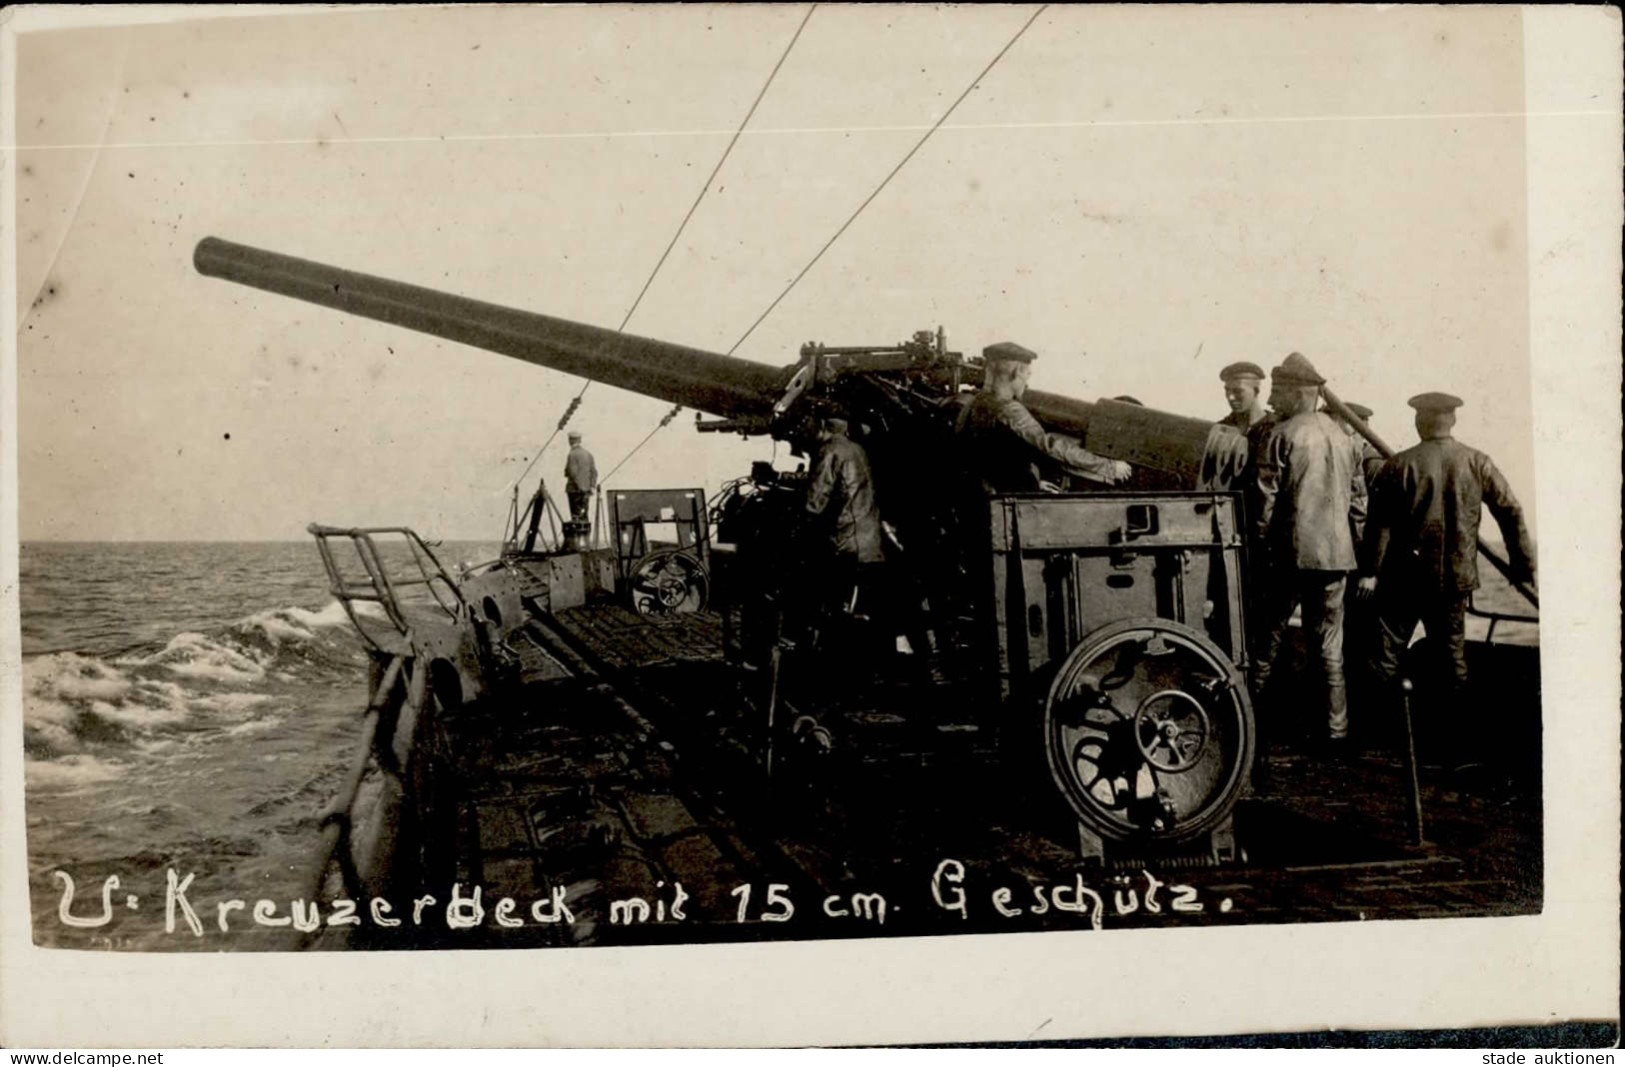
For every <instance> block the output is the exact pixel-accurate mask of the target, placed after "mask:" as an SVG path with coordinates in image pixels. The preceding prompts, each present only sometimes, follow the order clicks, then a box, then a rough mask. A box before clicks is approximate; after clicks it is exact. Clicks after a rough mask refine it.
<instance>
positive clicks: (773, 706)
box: [763, 641, 784, 782]
mask: <svg viewBox="0 0 1625 1067" xmlns="http://www.w3.org/2000/svg"><path fill="white" fill-rule="evenodd" d="M783 664H784V649H783V647H782V646H781V645H780V644H779V642H777V641H775V642H774V643H773V651H772V652H770V653H769V654H768V660H767V747H766V750H765V755H764V757H763V769H764V770H765V771H766V773H767V779H768V781H769V782H771V781H772V780H773V742H774V740H775V738H776V737H777V734H778V729H777V726H776V723H775V719H776V718H777V716H778V711H779V672H780V670H781V668H782V666H783Z"/></svg>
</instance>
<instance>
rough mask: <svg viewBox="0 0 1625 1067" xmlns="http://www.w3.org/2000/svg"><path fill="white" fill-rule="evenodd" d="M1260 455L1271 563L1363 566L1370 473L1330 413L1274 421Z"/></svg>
mask: <svg viewBox="0 0 1625 1067" xmlns="http://www.w3.org/2000/svg"><path fill="white" fill-rule="evenodd" d="M1270 426H1271V429H1270V430H1269V431H1268V432H1267V433H1265V434H1264V435H1263V442H1262V446H1261V447H1260V449H1259V453H1258V498H1259V508H1258V514H1257V515H1256V516H1255V521H1256V522H1257V527H1258V536H1259V538H1260V539H1261V541H1262V543H1263V546H1264V549H1265V551H1266V553H1267V554H1268V558H1269V560H1270V562H1271V563H1274V564H1276V565H1278V566H1286V567H1296V568H1298V569H1299V570H1316V571H1352V570H1356V569H1358V566H1359V563H1358V560H1357V559H1356V557H1355V546H1356V545H1358V544H1360V542H1361V538H1362V536H1363V535H1364V533H1365V514H1366V488H1365V472H1364V471H1363V470H1361V468H1360V465H1359V464H1358V463H1357V462H1355V451H1354V449H1353V448H1352V447H1350V445H1349V438H1348V435H1347V434H1345V433H1344V432H1343V430H1342V427H1340V426H1338V425H1337V423H1336V422H1334V421H1333V420H1332V418H1331V416H1329V415H1325V414H1322V413H1321V412H1318V411H1313V412H1304V413H1303V414H1300V415H1294V416H1292V417H1291V418H1289V419H1285V420H1282V421H1280V422H1275V423H1271V424H1270Z"/></svg>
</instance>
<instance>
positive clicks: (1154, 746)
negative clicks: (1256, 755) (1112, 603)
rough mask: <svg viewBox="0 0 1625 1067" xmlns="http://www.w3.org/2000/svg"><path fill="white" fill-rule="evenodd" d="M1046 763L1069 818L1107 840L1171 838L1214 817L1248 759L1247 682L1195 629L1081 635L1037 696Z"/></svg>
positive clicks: (1166, 626)
mask: <svg viewBox="0 0 1625 1067" xmlns="http://www.w3.org/2000/svg"><path fill="white" fill-rule="evenodd" d="M1044 735H1045V748H1046V750H1047V754H1048V756H1049V764H1050V774H1051V776H1052V777H1053V778H1054V780H1055V784H1056V786H1057V787H1058V788H1059V789H1060V791H1061V793H1062V795H1063V796H1065V797H1066V800H1067V803H1068V804H1069V805H1070V806H1071V807H1072V810H1073V811H1074V812H1075V813H1076V814H1077V816H1078V819H1079V821H1080V822H1082V823H1083V824H1084V825H1086V826H1088V827H1089V828H1090V829H1092V830H1093V831H1094V832H1096V833H1097V834H1099V835H1100V836H1101V837H1103V838H1106V839H1108V840H1114V841H1126V840H1131V839H1140V840H1146V839H1154V840H1157V841H1163V842H1173V841H1180V840H1184V839H1187V838H1190V837H1194V836H1196V835H1197V834H1200V833H1204V832H1206V831H1207V830H1210V829H1213V828H1214V827H1215V826H1217V825H1218V824H1219V823H1220V822H1221V821H1222V820H1223V819H1224V817H1225V816H1226V815H1228V814H1229V812H1230V809H1231V808H1232V807H1233V806H1234V805H1235V802H1236V800H1237V798H1238V797H1239V796H1240V794H1241V791H1242V790H1243V788H1245V785H1246V782H1247V777H1248V774H1249V773H1250V771H1251V769H1252V762H1253V746H1254V741H1255V728H1254V724H1253V711H1252V704H1251V701H1250V700H1249V698H1248V695H1247V685H1246V682H1245V680H1244V679H1243V678H1242V676H1241V672H1240V671H1238V670H1237V669H1236V667H1235V665H1234V664H1232V663H1231V662H1230V659H1229V657H1228V656H1226V655H1225V654H1224V652H1223V651H1222V650H1220V648H1219V647H1218V646H1217V645H1215V644H1214V643H1213V642H1212V641H1211V640H1209V639H1208V638H1207V636H1206V635H1204V634H1202V633H1200V632H1198V631H1196V630H1193V629H1191V628H1190V627H1187V626H1182V625H1180V624H1179V623H1175V622H1170V621H1168V620H1167V619H1154V618H1140V619H1124V620H1122V621H1119V622H1114V623H1111V624H1109V625H1107V626H1103V627H1101V628H1100V629H1098V630H1096V631H1094V632H1093V633H1091V634H1089V635H1088V636H1087V637H1085V638H1084V639H1083V641H1082V642H1081V643H1080V644H1079V645H1078V647H1077V648H1075V649H1073V650H1072V653H1071V654H1070V655H1069V656H1067V658H1066V660H1065V661H1064V662H1063V663H1062V664H1061V669H1060V670H1059V671H1058V672H1057V673H1056V676H1055V681H1054V683H1053V684H1051V686H1050V690H1049V695H1048V698H1047V700H1046V701H1045V705H1044Z"/></svg>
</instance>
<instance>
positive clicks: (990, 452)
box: [955, 341, 1132, 494]
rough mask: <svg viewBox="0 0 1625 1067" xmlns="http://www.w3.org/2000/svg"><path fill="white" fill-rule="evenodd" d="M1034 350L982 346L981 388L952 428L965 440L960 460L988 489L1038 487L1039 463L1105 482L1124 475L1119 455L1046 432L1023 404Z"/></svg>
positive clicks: (1125, 477)
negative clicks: (1107, 454) (1105, 454)
mask: <svg viewBox="0 0 1625 1067" xmlns="http://www.w3.org/2000/svg"><path fill="white" fill-rule="evenodd" d="M1037 358H1038V354H1037V353H1035V352H1034V351H1033V350H1032V349H1030V348H1023V347H1022V346H1021V345H1018V344H1014V343H1012V342H1010V341H1001V342H999V343H998V344H993V345H988V346H987V347H986V348H984V349H982V359H983V361H984V363H985V368H984V371H983V380H982V388H981V390H980V391H979V392H978V393H976V395H975V396H974V397H972V398H971V401H970V403H968V404H966V405H965V407H964V409H963V410H961V411H960V413H959V421H958V424H957V426H956V428H955V432H956V435H957V436H958V438H959V440H960V441H961V442H962V443H963V444H964V445H966V449H965V452H966V455H965V461H966V463H967V464H969V465H970V468H971V469H972V470H974V471H975V472H976V474H977V476H978V477H979V478H980V479H981V482H982V488H983V489H984V490H985V491H986V492H988V493H990V494H991V493H1019V492H1031V491H1033V490H1036V489H1040V488H1042V487H1043V486H1042V483H1043V480H1044V479H1043V474H1042V472H1041V471H1040V468H1039V464H1040V463H1045V462H1048V463H1053V464H1055V465H1058V466H1059V467H1060V468H1061V469H1062V470H1064V471H1065V472H1066V473H1068V474H1074V475H1078V476H1080V477H1083V478H1087V479H1089V480H1091V481H1095V482H1101V483H1103V484H1105V485H1116V484H1119V483H1121V482H1124V481H1127V480H1128V477H1129V475H1130V474H1131V473H1132V471H1131V469H1130V468H1129V465H1128V464H1127V463H1124V462H1122V461H1120V460H1114V459H1106V458H1105V457H1103V456H1097V455H1095V454H1094V453H1093V452H1090V451H1089V450H1088V449H1086V448H1084V447H1083V446H1082V445H1081V444H1079V443H1078V442H1077V441H1076V440H1075V439H1074V438H1071V437H1067V436H1066V435H1064V434H1058V433H1049V432H1047V431H1046V430H1045V429H1044V427H1043V425H1042V424H1041V423H1039V421H1038V420H1037V419H1035V418H1033V415H1032V412H1030V411H1028V410H1027V408H1026V406H1025V405H1023V404H1022V402H1021V398H1022V396H1023V395H1025V394H1026V392H1027V378H1028V376H1029V375H1030V374H1031V373H1032V363H1033V360H1035V359H1037Z"/></svg>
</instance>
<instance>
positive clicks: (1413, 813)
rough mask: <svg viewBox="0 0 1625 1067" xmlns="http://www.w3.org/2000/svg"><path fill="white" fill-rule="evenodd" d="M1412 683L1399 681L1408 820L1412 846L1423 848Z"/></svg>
mask: <svg viewBox="0 0 1625 1067" xmlns="http://www.w3.org/2000/svg"><path fill="white" fill-rule="evenodd" d="M1413 688H1414V686H1412V685H1411V680H1410V679H1409V678H1402V679H1400V682H1399V689H1400V704H1401V706H1402V707H1403V709H1404V714H1405V775H1406V781H1407V782H1408V784H1409V785H1410V791H1411V804H1410V810H1409V811H1408V812H1407V821H1408V822H1409V823H1410V831H1411V839H1410V842H1409V843H1410V846H1411V847H1412V848H1422V847H1424V846H1425V845H1426V844H1427V839H1426V838H1425V837H1424V836H1423V833H1422V783H1421V782H1420V781H1419V780H1418V778H1417V775H1416V731H1415V729H1414V728H1413V727H1412V725H1411V691H1412V689H1413Z"/></svg>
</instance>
